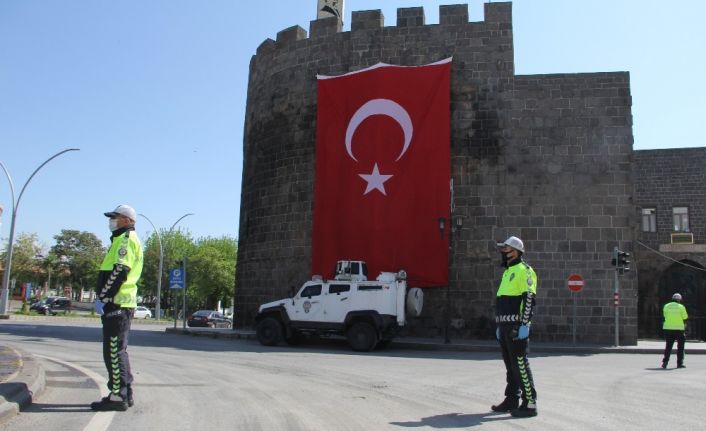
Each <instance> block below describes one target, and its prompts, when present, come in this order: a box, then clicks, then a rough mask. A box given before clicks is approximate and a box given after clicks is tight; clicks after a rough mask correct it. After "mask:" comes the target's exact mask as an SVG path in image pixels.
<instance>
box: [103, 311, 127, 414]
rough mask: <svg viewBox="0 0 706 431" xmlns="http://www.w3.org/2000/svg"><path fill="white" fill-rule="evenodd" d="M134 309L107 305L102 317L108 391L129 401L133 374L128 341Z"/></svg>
mask: <svg viewBox="0 0 706 431" xmlns="http://www.w3.org/2000/svg"><path fill="white" fill-rule="evenodd" d="M134 315H135V309H134V308H120V307H119V306H117V305H113V304H112V303H109V304H106V305H105V307H104V309H103V315H102V316H101V322H102V323H103V361H104V362H105V368H106V369H107V370H108V390H109V391H110V393H111V394H114V395H119V396H120V397H121V398H122V399H123V400H127V395H128V392H129V391H131V390H132V372H131V371H130V358H129V357H128V354H127V339H128V333H129V332H130V323H131V322H132V317H133V316H134Z"/></svg>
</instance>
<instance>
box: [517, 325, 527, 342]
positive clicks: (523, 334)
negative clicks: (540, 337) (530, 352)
mask: <svg viewBox="0 0 706 431" xmlns="http://www.w3.org/2000/svg"><path fill="white" fill-rule="evenodd" d="M527 337H529V326H527V325H520V328H519V329H518V330H517V339H518V340H526V339H527Z"/></svg>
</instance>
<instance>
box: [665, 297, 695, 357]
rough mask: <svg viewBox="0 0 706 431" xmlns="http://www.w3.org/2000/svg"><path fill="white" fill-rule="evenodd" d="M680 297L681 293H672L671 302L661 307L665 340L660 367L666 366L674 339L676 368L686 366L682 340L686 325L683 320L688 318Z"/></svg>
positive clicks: (683, 340)
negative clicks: (675, 344)
mask: <svg viewBox="0 0 706 431" xmlns="http://www.w3.org/2000/svg"><path fill="white" fill-rule="evenodd" d="M681 299H682V298H681V295H680V294H678V293H675V294H674V295H672V302H670V303H668V304H665V306H664V308H663V309H662V314H664V325H662V329H663V330H664V338H665V340H666V344H665V345H664V358H663V359H662V368H667V364H668V363H669V356H671V354H672V347H673V346H674V341H675V340H676V342H677V368H686V366H684V342H685V341H686V337H685V336H684V330H685V329H686V325H685V324H684V322H686V320H687V319H688V318H689V315H688V314H687V313H686V307H684V306H683V305H682V304H681Z"/></svg>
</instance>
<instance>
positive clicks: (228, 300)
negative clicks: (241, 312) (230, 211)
mask: <svg viewBox="0 0 706 431" xmlns="http://www.w3.org/2000/svg"><path fill="white" fill-rule="evenodd" d="M237 253H238V243H237V241H236V240H235V239H234V238H230V237H227V236H223V237H220V238H210V237H209V238H202V239H200V240H199V241H198V243H197V245H196V251H195V252H194V254H193V255H192V256H191V257H190V259H189V261H188V269H187V271H188V277H187V283H188V288H189V290H188V291H187V292H188V293H187V295H188V297H189V303H190V304H191V305H192V307H190V308H192V309H196V308H209V309H215V307H216V306H217V305H218V302H219V301H220V302H221V306H223V307H230V306H231V304H232V301H233V295H234V292H235V261H236V256H237Z"/></svg>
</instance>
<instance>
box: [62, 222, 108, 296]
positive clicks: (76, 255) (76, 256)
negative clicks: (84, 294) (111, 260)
mask: <svg viewBox="0 0 706 431" xmlns="http://www.w3.org/2000/svg"><path fill="white" fill-rule="evenodd" d="M54 239H55V240H56V244H55V245H54V246H52V248H51V252H50V255H53V256H51V257H49V259H51V260H52V261H54V262H55V265H56V267H55V271H56V274H57V279H58V280H60V281H63V282H64V283H70V284H71V285H72V286H73V285H78V286H80V287H81V288H83V289H84V290H93V289H95V286H96V283H97V282H98V269H99V268H100V264H101V261H102V260H103V255H104V254H105V252H106V250H105V248H104V247H103V244H102V243H101V241H100V239H98V237H97V236H96V235H95V234H93V233H90V232H80V231H77V230H70V229H62V230H61V233H60V234H59V235H56V236H54Z"/></svg>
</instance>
